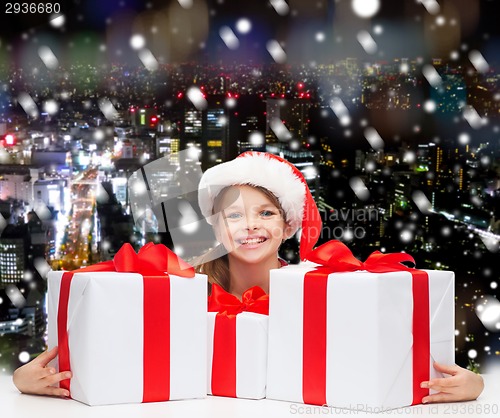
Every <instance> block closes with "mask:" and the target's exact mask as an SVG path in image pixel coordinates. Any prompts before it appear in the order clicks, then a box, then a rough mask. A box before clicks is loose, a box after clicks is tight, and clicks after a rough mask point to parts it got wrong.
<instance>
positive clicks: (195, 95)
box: [187, 86, 208, 110]
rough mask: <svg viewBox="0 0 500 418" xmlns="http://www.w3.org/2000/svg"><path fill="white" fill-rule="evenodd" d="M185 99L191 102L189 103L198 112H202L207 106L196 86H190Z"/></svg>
mask: <svg viewBox="0 0 500 418" xmlns="http://www.w3.org/2000/svg"><path fill="white" fill-rule="evenodd" d="M187 97H188V99H189V100H191V102H192V103H193V104H194V106H195V107H196V109H198V110H204V109H206V107H207V106H208V103H207V100H206V99H205V97H204V96H203V93H202V92H201V90H200V89H199V88H198V87H196V86H192V87H190V88H189V89H188V91H187Z"/></svg>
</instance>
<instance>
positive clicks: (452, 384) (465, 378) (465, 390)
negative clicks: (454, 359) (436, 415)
mask: <svg viewBox="0 0 500 418" xmlns="http://www.w3.org/2000/svg"><path fill="white" fill-rule="evenodd" d="M434 368H435V369H436V370H437V371H438V372H441V373H446V374H449V375H450V377H445V378H441V379H431V380H429V381H428V382H422V383H421V384H420V387H422V388H429V389H432V390H435V391H437V392H438V393H436V394H434V395H429V396H426V397H425V398H423V399H422V403H432V402H462V401H472V400H474V399H476V398H477V397H478V396H479V395H480V394H481V392H482V391H483V389H484V382H483V378H482V377H481V376H480V375H479V374H476V373H474V372H471V371H470V370H467V369H464V368H462V367H460V366H457V365H453V366H447V365H443V364H439V363H434Z"/></svg>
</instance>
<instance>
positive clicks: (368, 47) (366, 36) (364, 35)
mask: <svg viewBox="0 0 500 418" xmlns="http://www.w3.org/2000/svg"><path fill="white" fill-rule="evenodd" d="M356 38H357V40H358V42H359V44H360V45H361V46H362V47H363V49H364V50H365V52H366V53H367V54H375V52H377V43H376V42H375V39H373V37H372V36H371V35H370V33H369V32H367V31H365V30H362V31H359V32H358V35H357V37H356Z"/></svg>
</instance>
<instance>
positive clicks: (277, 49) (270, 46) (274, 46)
mask: <svg viewBox="0 0 500 418" xmlns="http://www.w3.org/2000/svg"><path fill="white" fill-rule="evenodd" d="M266 49H267V51H268V52H269V54H271V57H272V58H273V59H274V61H276V62H277V63H278V64H284V63H285V62H286V53H285V51H284V50H283V48H282V47H281V45H280V44H279V42H278V41H276V40H274V39H272V40H270V41H268V42H267V44H266Z"/></svg>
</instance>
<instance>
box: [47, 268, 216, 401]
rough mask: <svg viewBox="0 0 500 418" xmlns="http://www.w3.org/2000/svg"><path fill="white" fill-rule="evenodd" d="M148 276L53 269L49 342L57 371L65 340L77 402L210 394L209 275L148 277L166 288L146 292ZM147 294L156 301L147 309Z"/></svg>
mask: <svg viewBox="0 0 500 418" xmlns="http://www.w3.org/2000/svg"><path fill="white" fill-rule="evenodd" d="M68 274H70V275H72V278H71V281H70V284H69V288H67V289H66V290H64V287H65V286H66V287H67V283H68V282H67V281H66V285H63V286H61V283H62V282H63V276H64V275H68ZM146 277H147V276H143V275H142V274H138V273H118V272H96V271H93V272H81V273H79V272H78V271H76V272H72V273H68V272H60V271H52V272H49V274H48V317H49V318H48V345H49V348H52V347H54V346H56V345H59V356H58V357H57V358H56V362H55V366H56V368H57V369H59V360H61V359H62V356H61V355H64V353H62V350H63V347H62V345H64V338H67V347H68V349H69V363H70V368H71V371H72V373H73V378H72V379H71V380H70V387H69V390H70V392H71V397H72V398H73V399H75V400H78V401H81V402H83V403H86V404H88V405H104V404H120V403H138V402H152V401H161V400H174V399H188V398H203V397H205V396H206V370H207V354H206V341H207V309H206V301H207V278H206V275H202V274H196V276H195V277H193V278H186V277H180V276H176V275H173V274H170V276H169V278H166V277H152V278H151V277H150V278H149V279H147V280H156V281H163V284H161V285H160V283H159V282H156V283H153V285H152V286H153V287H152V288H149V290H147V289H146V286H149V285H148V284H146V281H147V280H146ZM66 280H67V278H66ZM165 282H166V283H167V284H166V285H165ZM158 285H160V287H159V288H158ZM158 289H162V290H158ZM68 291H69V295H68ZM63 293H66V296H67V307H66V308H65V307H64V302H62V300H63V299H64V296H63V295H62V294H63ZM147 294H149V296H147V300H148V301H151V300H152V298H153V299H154V298H156V300H155V301H154V303H149V305H150V306H146V305H148V303H146V304H145V303H144V298H145V297H146V295H147ZM61 296H62V297H61ZM151 305H153V306H151ZM61 308H63V311H64V312H61V313H60V311H61ZM61 321H62V322H61ZM58 322H59V324H58ZM64 324H66V333H64V328H63V326H64ZM64 335H66V337H64ZM63 370H65V368H63ZM165 370H166V371H165ZM66 382H67V381H66Z"/></svg>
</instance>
